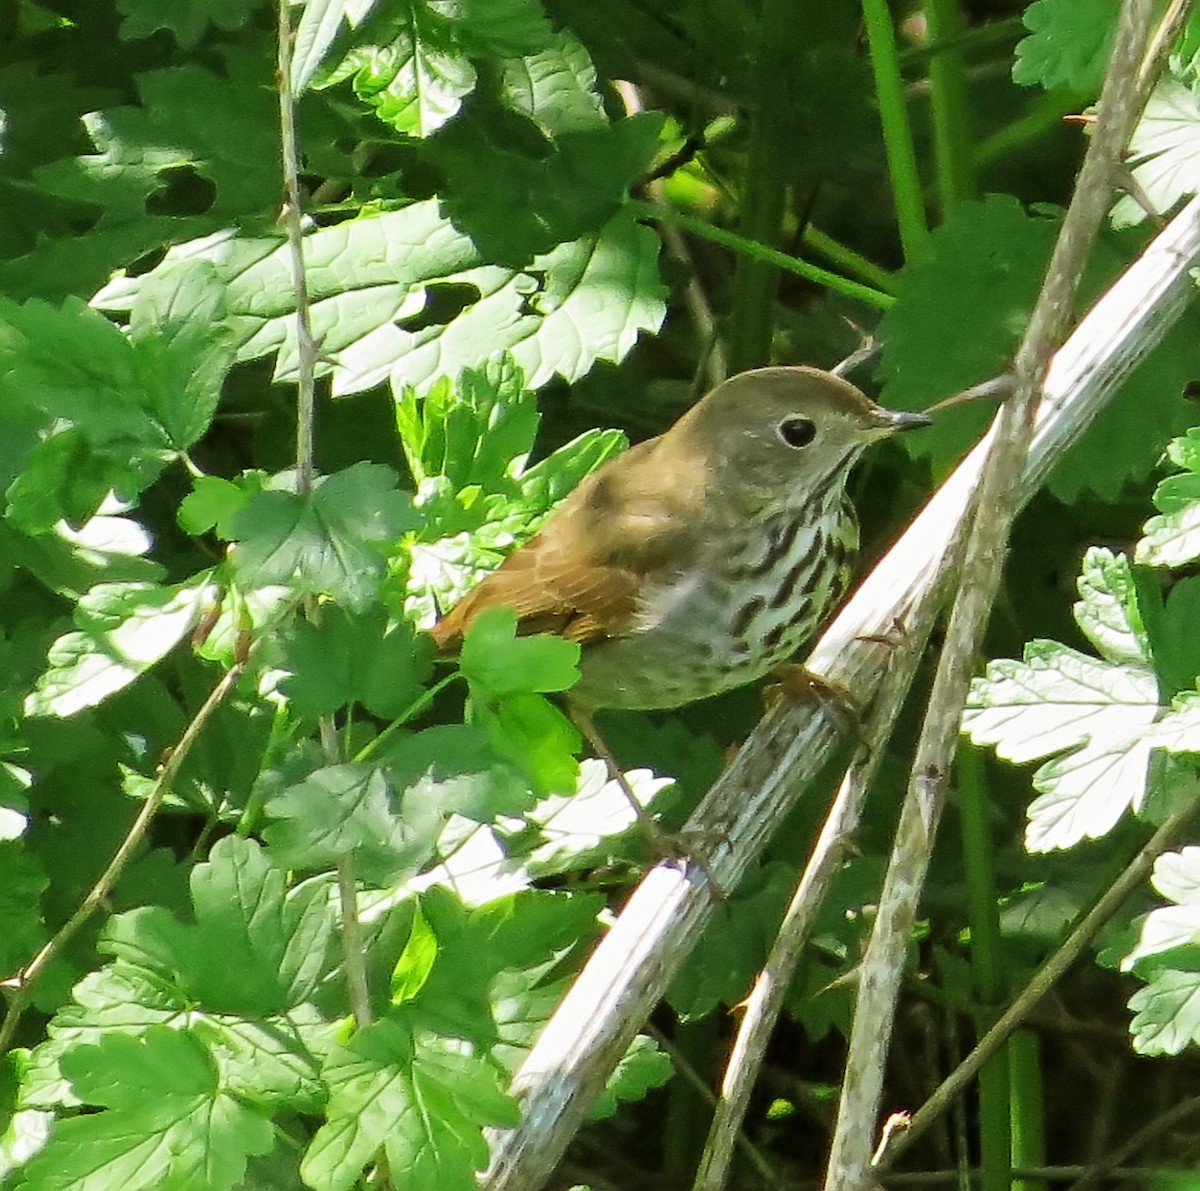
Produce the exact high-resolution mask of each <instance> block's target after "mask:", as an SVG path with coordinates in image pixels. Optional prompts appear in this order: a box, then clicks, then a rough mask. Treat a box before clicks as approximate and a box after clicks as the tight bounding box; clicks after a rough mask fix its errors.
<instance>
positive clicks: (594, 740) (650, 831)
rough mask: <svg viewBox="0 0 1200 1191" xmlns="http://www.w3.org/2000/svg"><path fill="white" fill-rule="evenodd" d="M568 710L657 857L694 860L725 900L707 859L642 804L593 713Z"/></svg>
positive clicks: (570, 706)
mask: <svg viewBox="0 0 1200 1191" xmlns="http://www.w3.org/2000/svg"><path fill="white" fill-rule="evenodd" d="M567 708H568V711H569V712H570V715H571V719H572V720H573V721H574V723H575V726H576V727H577V728H578V729H579V730H580V732H582V733H583V735H584V738H585V739H586V740H587V742H588V744H590V745H591V746H592V750H593V752H595V754H596V756H597V757H599V758H600V760H601V761H603V762H604V767H605V768H606V769H607V770H608V775H609V777H610V778H611V779H612V780H613V781H614V782H616V783H617V788H618V789H619V790H620V791H621V793H622V794H624V795H625V797H626V799H628V801H629V805H630V806H631V807H632V808H633V813H634V814H635V815H636V816H637V821H638V825H639V826H640V827H641V829H642V831H643V832H644V833H645V835H646V837H647V839H648V840H649V841H650V847H651V849H652V851H653V852H654V854H655V855H656V856H659V857H662V858H664V859H668V860H674V861H678V862H687V861H689V860H690V861H691V862H692V863H693V864H695V865H696V867H697V868H698V869H699V870H700V871H701V872H702V873H703V874H704V876H705V879H706V880H707V881H708V883H709V885H711V886H712V889H713V892H714V893H715V894H716V895H717V897H719V898H721V899H722V900H724V898H725V892H724V890H723V889H722V888H721V886H720V885H719V884H718V883H717V880H716V878H715V877H714V876H713V875H712V873H711V872H709V869H708V863H707V861H706V860H705V859H704V857H703V856H702V855H701V854H700V853H699V852H698V851H697V850H696V849H694V848H691V847H688V846H687V840H686V839H685V837H684V835H682V834H675V835H673V834H671V833H670V832H668V831H664V830H663V829H662V828H661V827H660V826H659V825H658V823H657V822H656V821H655V819H654V816H653V815H651V814H650V812H649V811H648V810H646V808H645V807H644V806H642V804H641V803H640V802H639V801H638V797H637V795H636V794H635V793H634V792H633V787H632V786H631V785H630V784H629V782H628V781H627V780H626V777H625V774H624V773H623V772H622V771H621V767H620V765H618V764H617V759H616V757H614V756H613V755H612V751H611V750H610V749H609V747H608V745H607V744H605V742H604V737H603V736H601V735H600V733H599V732H598V731H597V730H596V723H595V721H594V720H593V719H592V715H591V712H589V711H587V710H586V709H585V708H583V707H580V706H579V705H578V704H577V703H571V702H568V704H567Z"/></svg>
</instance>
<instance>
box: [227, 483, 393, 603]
mask: <svg viewBox="0 0 1200 1191" xmlns="http://www.w3.org/2000/svg"><path fill="white" fill-rule="evenodd" d="M416 523H417V522H416V518H415V516H414V515H413V513H412V508H411V502H410V500H409V497H408V495H407V494H406V493H402V492H397V491H396V475H395V473H394V472H393V471H391V470H390V469H389V468H386V467H383V466H382V465H380V464H374V463H356V464H353V465H352V466H351V467H348V468H346V469H345V470H344V471H340V472H335V473H334V474H333V475H331V476H324V477H322V478H320V479H319V480H317V482H316V483H314V485H313V490H312V492H310V493H309V494H308V495H307V496H300V495H299V494H297V493H294V492H286V491H281V490H279V489H276V490H274V491H269V492H262V493H258V494H256V495H254V496H252V497H251V498H250V500H249V501H248V502H247V503H246V505H245V507H244V508H242V509H241V510H239V511H238V512H237V513H236V514H235V515H234V517H233V519H232V525H231V530H232V532H233V533H234V534H235V535H236V536H237V537H238V538H239V539H240V541H239V542H238V544H237V546H236V547H235V548H234V550H233V555H232V557H233V563H234V566H235V568H236V569H237V571H238V573H239V575H240V576H241V578H242V580H243V582H244V583H246V584H247V585H248V586H250V587H256V586H267V585H270V584H273V583H282V584H289V585H293V586H295V587H296V589H297V590H299V591H301V592H305V593H308V594H318V595H327V596H331V597H334V598H335V599H337V600H338V601H340V602H342V603H344V604H345V605H346V606H347V607H348V608H351V609H354V610H361V609H363V608H365V607H366V605H367V604H368V603H369V602H370V601H371V600H372V599H374V598H375V596H376V595H377V594H378V584H379V581H380V580H381V579H382V577H383V575H384V573H385V570H386V564H385V548H386V547H387V546H388V544H390V543H394V542H395V541H396V540H397V539H399V538H400V536H401V535H402V534H403V533H404V532H405V530H407V529H409V528H411V527H412V526H414V525H415V524H416Z"/></svg>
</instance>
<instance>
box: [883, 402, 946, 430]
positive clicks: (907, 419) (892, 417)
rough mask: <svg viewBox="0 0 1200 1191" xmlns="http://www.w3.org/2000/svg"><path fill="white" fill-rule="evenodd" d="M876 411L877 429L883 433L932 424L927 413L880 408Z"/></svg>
mask: <svg viewBox="0 0 1200 1191" xmlns="http://www.w3.org/2000/svg"><path fill="white" fill-rule="evenodd" d="M877 412H878V414H879V429H880V431H882V432H883V433H884V434H896V433H897V432H899V431H901V430H916V429H918V428H919V427H921V426H931V425H933V419H932V418H931V417H930V416H929V415H928V414H922V413H917V412H916V411H915V410H911V411H910V410H902V409H883V408H880V409H879V410H878V411H877Z"/></svg>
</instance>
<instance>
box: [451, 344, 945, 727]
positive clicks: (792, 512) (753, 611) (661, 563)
mask: <svg viewBox="0 0 1200 1191" xmlns="http://www.w3.org/2000/svg"><path fill="white" fill-rule="evenodd" d="M928 423H929V419H928V418H927V417H926V416H925V415H924V414H916V413H894V412H892V411H890V410H886V409H883V408H881V407H880V406H878V405H876V404H875V403H874V402H873V401H871V400H870V399H869V398H867V397H866V396H864V395H863V394H862V393H860V392H859V391H858V389H856V388H855V387H854V386H853V385H851V384H849V383H847V382H846V381H844V380H841V379H840V378H839V377H836V376H833V375H832V374H830V373H828V372H821V371H819V370H817V369H815V368H760V369H757V370H755V371H753V372H744V373H742V374H740V375H739V376H735V377H733V378H732V379H730V380H727V381H726V382H725V383H724V384H722V385H718V386H717V388H715V389H714V390H713V391H712V392H711V393H709V394H708V395H707V396H706V397H704V398H703V399H702V400H701V401H699V402H698V403H697V404H696V405H695V406H693V407H692V408H691V409H690V410H689V411H688V412H687V413H685V414H684V415H683V417H681V418H680V419H679V420H678V421H677V422H676V423H675V424H674V425H673V426H671V428H670V429H669V430H667V431H666V433H664V434H662V435H660V436H659V437H658V438H653V439H650V440H649V441H647V442H643V443H641V444H639V445H638V446H635V447H633V448H632V449H631V450H629V451H627V452H626V453H625V454H624V455H621V456H620V457H618V458H617V459H614V460H612V461H611V462H610V463H608V464H606V465H605V466H604V467H602V468H600V470H599V471H597V472H595V473H594V474H593V475H592V476H590V477H589V478H588V479H586V480H585V481H584V482H583V483H582V484H580V485H579V487H578V488H576V489H575V491H574V492H572V493H571V495H570V496H568V497H567V499H566V500H564V501H563V502H562V504H561V505H560V506H559V507H558V509H557V510H556V511H555V512H554V514H553V515H552V516H551V517H550V519H549V520H548V521H547V522H546V524H545V526H544V527H543V528H542V530H541V532H540V533H539V534H537V536H536V537H534V538H532V539H531V540H530V541H529V542H527V543H526V544H525V545H524V546H522V547H520V549H518V550H517V551H515V552H514V553H513V554H512V555H511V556H510V557H509V558H508V560H507V561H506V562H505V563H504V564H503V565H502V566H501V567H500V568H499V570H497V571H496V572H495V573H494V574H492V575H489V576H488V577H487V578H486V579H484V580H483V582H482V583H480V584H479V586H478V587H476V588H475V589H474V590H473V591H471V592H470V593H469V594H468V595H467V596H466V597H465V598H464V599H463V600H462V601H461V602H460V603H459V604H458V605H457V606H456V607H455V608H454V609H453V610H452V611H451V612H450V613H449V614H448V615H447V616H446V617H445V618H444V619H443V620H441V622H440V623H439V624H437V625H436V626H435V628H434V630H433V635H434V637H435V639H436V640H437V642H438V644H439V645H440V646H441V647H442V648H443V649H447V650H451V649H454V648H456V647H457V646H458V645H459V644H460V642H461V640H462V635H463V633H464V632H465V631H466V629H467V628H468V626H469V625H470V624H471V621H472V620H473V619H474V618H475V617H476V616H477V615H478V614H479V613H480V612H481V611H482V610H483V609H484V608H487V607H491V606H493V605H502V606H507V607H511V608H513V609H515V610H516V613H517V615H518V617H519V626H520V631H522V632H527V633H538V632H551V633H559V634H560V635H562V636H564V637H566V638H567V639H568V640H571V641H577V642H578V643H579V644H580V645H581V646H582V652H581V656H580V672H581V677H580V680H579V682H578V684H577V685H576V686H575V687H573V688H572V690H571V691H570V693H569V698H570V699H571V701H572V702H573V704H574V705H575V707H576V708H577V709H578V710H580V711H582V712H583V713H585V717H587V718H590V716H588V713H590V712H591V711H592V710H594V709H596V708H604V707H610V708H665V707H677V706H679V705H680V704H682V703H690V702H692V701H693V700H696V699H703V698H705V697H706V696H708V695H715V694H717V693H718V692H720V691H725V690H729V689H731V688H733V687H737V686H742V685H743V684H745V683H748V682H751V681H753V680H754V679H756V678H759V677H761V676H762V675H763V674H765V673H767V672H768V671H769V670H771V669H773V668H774V667H776V666H777V665H779V664H780V663H781V662H783V661H784V660H785V659H787V658H788V657H789V656H790V655H791V654H792V653H794V652H795V651H796V649H798V648H799V647H800V646H801V645H802V644H803V643H804V642H805V641H807V640H808V639H809V638H810V637H811V636H812V634H813V633H814V631H815V630H816V629H817V627H818V625H820V623H821V621H822V620H823V618H824V617H825V615H826V614H827V613H828V612H829V611H830V610H831V609H832V607H833V606H834V605H835V604H836V603H837V602H838V600H840V599H841V597H842V595H843V594H844V593H845V590H846V587H847V585H848V583H849V579H850V569H851V563H852V560H853V556H854V553H855V551H856V550H857V548H858V522H857V519H856V518H855V515H854V508H853V506H852V505H851V503H850V500H849V498H848V497H847V495H846V478H847V476H848V474H849V472H850V469H851V467H852V466H853V465H854V462H855V460H856V459H857V458H858V457H859V455H860V454H861V452H862V450H863V448H864V447H866V446H867V445H868V444H869V443H871V442H873V441H875V440H876V439H879V438H884V437H886V436H887V435H889V434H893V433H895V432H896V431H898V430H907V429H910V428H912V427H916V426H924V425H927V424H928Z"/></svg>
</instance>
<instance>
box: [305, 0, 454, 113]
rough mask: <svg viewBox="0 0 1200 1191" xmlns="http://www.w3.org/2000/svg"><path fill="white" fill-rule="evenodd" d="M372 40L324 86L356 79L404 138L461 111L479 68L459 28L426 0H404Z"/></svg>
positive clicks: (352, 53)
mask: <svg viewBox="0 0 1200 1191" xmlns="http://www.w3.org/2000/svg"><path fill="white" fill-rule="evenodd" d="M382 12H383V13H385V14H386V15H387V20H386V23H385V24H384V25H383V26H382V27H380V28H372V29H371V30H370V31H369V33H367V36H368V37H369V38H370V41H369V42H367V43H366V44H359V45H356V46H355V47H354V48H353V49H352V50H351V51H350V52H349V53H348V54H347V55H346V57H345V58H344V59H343V60H342V62H341V63H340V64H339V66H338V67H337V68H336V69H335V70H334V71H333V72H331V74H330V76H329V79H328V81H327V82H326V83H325V84H323V85H326V86H327V85H329V84H331V83H335V82H340V81H341V80H342V79H344V78H353V83H354V92H355V94H356V95H357V96H358V97H359V99H361V100H363V101H364V102H366V103H368V104H370V105H371V106H372V107H373V108H374V109H375V113H376V115H378V117H379V118H380V119H381V120H382V121H383V122H384V123H385V124H388V125H390V126H391V127H392V128H393V129H395V131H396V132H398V133H400V134H401V135H402V136H414V137H426V136H429V135H430V134H432V133H434V132H436V131H437V130H438V129H439V128H441V127H442V125H443V124H445V123H446V121H447V120H449V119H451V118H452V117H453V116H455V115H457V113H458V110H459V108H460V107H461V106H462V101H463V99H464V98H465V97H466V96H467V95H469V94H470V93H471V91H472V90H473V89H474V87H475V67H474V66H473V65H472V64H471V62H470V60H469V59H468V58H467V57H466V56H465V54H464V53H463V51H462V48H461V46H460V44H459V42H458V39H457V38H456V37H455V30H454V29H453V27H452V26H451V25H450V24H449V23H448V22H445V21H442V20H439V19H438V17H437V14H436V12H434V11H433V10H432V9H431V6H429V5H426V4H425V3H423V2H422V0H405V2H404V3H402V4H400V5H398V6H397V11H395V12H394V13H391V12H388V11H387V10H386V9H384V10H382Z"/></svg>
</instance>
